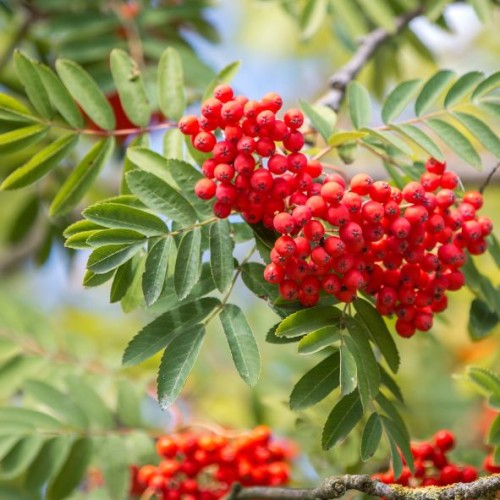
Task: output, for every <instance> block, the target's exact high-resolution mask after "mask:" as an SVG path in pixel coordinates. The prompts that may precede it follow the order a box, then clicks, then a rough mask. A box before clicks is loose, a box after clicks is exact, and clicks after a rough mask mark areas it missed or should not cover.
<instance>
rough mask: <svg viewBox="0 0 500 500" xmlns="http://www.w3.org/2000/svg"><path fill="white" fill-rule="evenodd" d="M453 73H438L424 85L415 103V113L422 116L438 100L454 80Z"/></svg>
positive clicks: (442, 71)
mask: <svg viewBox="0 0 500 500" xmlns="http://www.w3.org/2000/svg"><path fill="white" fill-rule="evenodd" d="M454 76H455V73H454V72H453V71H449V70H446V69H445V70H441V71H438V72H437V73H436V74H435V75H433V76H431V77H430V78H429V80H427V82H426V83H425V85H424V86H423V88H422V90H421V91H420V94H419V95H418V97H417V100H416V101H415V113H416V114H417V116H421V115H423V114H424V113H425V112H426V111H427V110H428V109H429V108H430V107H431V106H432V105H433V104H434V103H435V102H436V101H437V99H438V97H439V96H440V95H441V93H442V92H443V91H444V89H445V88H446V87H447V86H448V84H449V83H450V82H451V80H452V79H453V78H454Z"/></svg>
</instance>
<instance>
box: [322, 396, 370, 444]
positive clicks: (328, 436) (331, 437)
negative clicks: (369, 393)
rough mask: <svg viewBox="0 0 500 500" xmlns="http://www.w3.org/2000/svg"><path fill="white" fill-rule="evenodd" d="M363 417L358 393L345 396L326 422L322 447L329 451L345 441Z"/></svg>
mask: <svg viewBox="0 0 500 500" xmlns="http://www.w3.org/2000/svg"><path fill="white" fill-rule="evenodd" d="M362 416H363V407H362V405H361V401H360V399H359V393H358V391H354V392H352V393H351V394H348V395H347V396H344V397H343V398H342V399H341V400H340V401H339V402H338V403H337V404H336V405H335V407H334V408H333V410H332V411H331V413H330V415H328V419H327V420H326V423H325V427H324V428H323V434H322V436H321V445H322V447H323V449H324V450H329V449H330V448H332V447H333V446H335V445H336V444H337V443H338V442H340V441H342V440H344V439H345V438H346V437H347V436H348V434H349V433H350V432H351V431H352V430H353V429H354V427H355V426H356V424H357V423H358V422H359V421H360V420H361V417H362Z"/></svg>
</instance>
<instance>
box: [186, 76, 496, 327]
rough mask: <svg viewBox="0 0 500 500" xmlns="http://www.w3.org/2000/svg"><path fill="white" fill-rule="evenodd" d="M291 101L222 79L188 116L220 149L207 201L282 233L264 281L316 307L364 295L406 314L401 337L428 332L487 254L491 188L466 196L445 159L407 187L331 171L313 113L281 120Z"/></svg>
mask: <svg viewBox="0 0 500 500" xmlns="http://www.w3.org/2000/svg"><path fill="white" fill-rule="evenodd" d="M281 105H282V100H281V97H280V96H279V95H277V94H275V93H270V94H267V95H266V96H264V98H263V99H262V100H260V101H253V100H248V99H247V98H246V97H243V96H236V97H234V94H233V90H232V88H231V87H229V86H228V85H221V86H219V87H217V88H216V89H215V91H214V97H213V98H210V99H208V100H206V101H205V102H204V103H203V105H202V108H201V116H199V117H196V116H192V115H190V116H185V117H184V118H182V119H181V120H180V122H179V128H180V130H181V131H182V132H183V133H184V134H188V135H190V136H191V140H192V143H193V146H194V147H195V148H196V149H198V150H200V151H204V152H207V153H208V152H210V153H211V157H210V158H209V159H207V160H205V162H204V163H203V165H202V171H203V173H204V175H205V178H203V179H201V180H200V181H198V183H197V184H196V186H195V192H196V194H197V196H198V197H200V198H202V199H205V200H208V199H211V198H213V197H215V198H216V201H215V203H214V207H213V209H214V213H215V214H216V215H217V217H221V218H225V217H227V216H228V215H229V214H230V213H231V212H232V211H233V210H234V211H236V212H239V213H241V215H242V217H243V218H244V219H245V220H246V221H247V222H248V223H251V224H255V223H258V222H262V223H263V224H264V225H265V226H266V227H268V228H271V229H274V230H275V231H276V232H277V233H280V234H281V236H279V237H277V239H276V241H275V244H274V248H273V249H272V251H271V261H272V262H271V263H270V264H269V265H268V266H267V267H266V269H265V272H264V278H265V279H266V280H267V281H268V282H270V283H273V284H277V285H279V290H280V295H281V296H282V297H283V298H284V299H286V300H297V299H298V300H299V301H300V302H301V304H302V305H303V306H305V307H308V306H313V305H315V304H316V303H317V302H318V300H319V298H320V293H326V294H330V295H333V296H335V297H336V299H338V300H339V301H340V302H346V303H348V302H351V301H352V300H354V299H355V298H356V296H357V292H358V291H360V290H361V291H363V292H365V293H368V294H371V295H374V296H375V297H376V307H377V309H378V311H379V312H380V313H381V314H383V315H392V314H395V315H396V316H397V321H396V330H397V332H398V333H399V335H401V336H403V337H411V336H412V335H413V334H414V333H415V331H416V330H421V331H427V330H429V329H430V328H431V327H432V322H433V314H434V313H436V312H440V311H443V310H444V309H446V307H447V297H446V291H447V290H451V291H453V290H458V289H459V288H461V287H462V285H463V284H464V276H463V274H462V273H461V272H460V270H459V268H460V266H462V265H463V264H464V263H465V260H466V254H465V250H467V251H468V252H469V253H471V254H473V255H476V254H481V253H483V252H484V251H485V250H486V246H487V245H486V241H485V237H486V236H487V235H488V234H490V233H491V231H492V223H491V220H490V219H488V218H487V217H477V215H476V211H477V210H478V209H479V208H481V206H482V204H483V199H482V196H481V194H480V193H478V192H469V193H466V194H465V195H464V196H463V198H462V199H461V200H459V199H458V197H457V194H456V193H455V190H457V188H458V187H459V184H460V180H459V178H458V176H457V175H456V174H455V173H454V172H451V171H445V170H446V165H445V164H444V163H440V162H438V161H436V160H434V159H430V160H429V161H427V163H426V172H425V173H424V174H422V176H421V177H420V181H419V182H415V181H413V182H409V183H408V184H407V185H406V186H405V187H404V188H403V189H402V190H400V189H398V188H396V187H394V186H391V185H389V184H388V183H387V182H385V181H376V182H375V181H374V180H373V179H372V178H371V177H370V176H369V175H367V174H357V175H355V176H354V177H353V178H352V179H351V181H350V183H349V185H347V184H346V182H345V180H344V178H343V177H342V176H341V175H339V174H338V173H330V174H327V175H324V174H323V166H322V164H321V163H320V162H319V161H318V160H314V159H308V158H307V157H306V156H305V155H304V154H303V153H301V152H300V150H301V149H302V147H303V145H304V137H303V135H302V133H301V132H300V131H299V130H298V129H299V127H300V126H301V125H302V123H303V121H304V117H303V115H302V113H301V112H300V110H298V109H291V110H288V111H287V112H286V113H285V114H284V116H283V120H280V119H278V118H277V117H276V113H277V112H278V110H279V109H280V108H281ZM218 130H220V131H222V132H223V134H221V135H220V136H219V139H220V140H218V138H217V136H216V131H218Z"/></svg>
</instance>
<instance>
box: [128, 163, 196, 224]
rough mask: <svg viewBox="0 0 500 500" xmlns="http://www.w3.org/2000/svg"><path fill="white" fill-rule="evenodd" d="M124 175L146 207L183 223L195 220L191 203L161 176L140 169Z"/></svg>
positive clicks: (133, 191) (191, 222)
mask: <svg viewBox="0 0 500 500" xmlns="http://www.w3.org/2000/svg"><path fill="white" fill-rule="evenodd" d="M126 177H127V184H128V186H129V188H130V190H131V191H132V193H134V194H135V195H136V196H137V197H138V198H139V199H140V200H141V201H142V202H143V203H144V204H146V205H147V206H148V207H150V208H153V209H155V210H158V211H160V212H162V213H164V214H165V215H166V216H168V217H169V218H171V219H172V220H175V221H178V222H181V223H182V224H185V225H191V224H193V223H194V222H195V221H196V220H197V217H196V212H195V211H194V209H193V207H192V206H191V204H190V203H189V202H188V201H187V200H186V199H185V198H184V197H183V196H182V195H181V194H180V193H179V192H178V191H176V190H175V189H174V188H173V187H171V186H170V185H169V184H167V183H166V182H164V181H163V180H162V179H161V178H159V177H157V176H156V175H153V174H150V173H149V172H143V171H141V170H133V171H131V172H128V173H127V175H126Z"/></svg>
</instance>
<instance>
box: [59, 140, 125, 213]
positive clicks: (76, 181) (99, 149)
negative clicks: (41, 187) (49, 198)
mask: <svg viewBox="0 0 500 500" xmlns="http://www.w3.org/2000/svg"><path fill="white" fill-rule="evenodd" d="M114 147H115V140H114V138H113V137H108V138H107V139H102V140H101V141H99V142H97V143H96V144H94V146H93V147H92V149H91V150H90V151H89V152H88V153H87V154H86V155H85V156H84V158H83V159H82V160H81V162H80V163H79V164H78V166H77V167H76V168H75V169H74V170H73V172H71V174H70V176H69V177H68V178H67V179H66V181H65V182H64V184H63V185H62V187H61V189H60V190H59V191H58V193H57V195H56V197H55V198H54V201H53V202H52V204H51V205H50V215H51V216H52V217H54V216H57V215H65V214H67V213H68V212H70V211H71V210H72V209H73V208H74V207H75V206H76V205H77V203H78V202H79V201H81V199H82V198H83V197H84V196H85V194H86V193H87V191H88V190H89V189H90V187H91V186H92V184H93V183H94V181H95V179H96V178H97V176H98V175H99V173H100V172H101V170H102V168H103V167H104V165H106V163H107V162H108V160H109V158H110V156H111V155H112V154H113V150H114Z"/></svg>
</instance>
